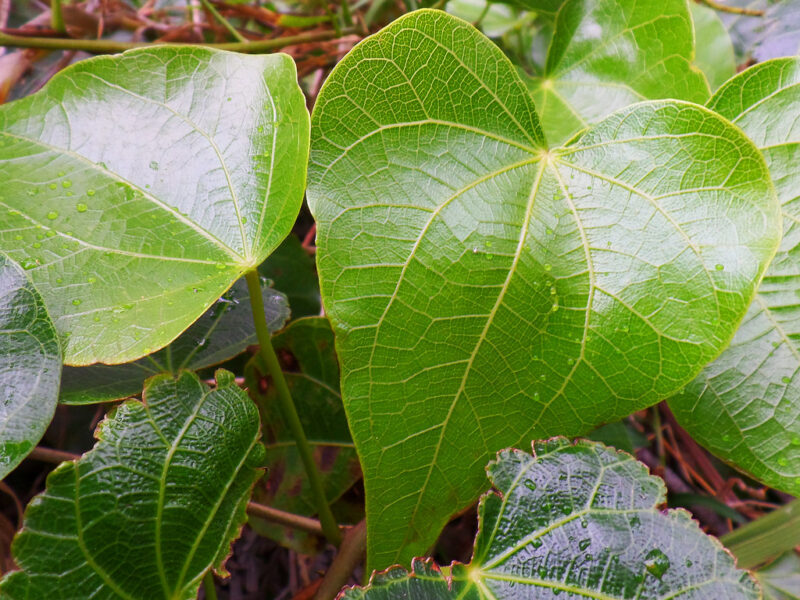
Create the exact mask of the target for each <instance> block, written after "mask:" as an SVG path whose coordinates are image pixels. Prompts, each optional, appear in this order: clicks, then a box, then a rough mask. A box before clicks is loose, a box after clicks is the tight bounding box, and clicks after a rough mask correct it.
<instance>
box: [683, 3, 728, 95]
mask: <svg viewBox="0 0 800 600" xmlns="http://www.w3.org/2000/svg"><path fill="white" fill-rule="evenodd" d="M689 4H690V7H691V11H692V21H693V22H694V32H695V37H696V39H697V44H696V46H697V52H696V55H695V59H694V64H695V65H697V67H698V68H699V69H700V70H701V71H703V73H705V75H706V79H708V85H709V86H710V87H711V89H712V90H716V89H717V88H719V87H720V86H721V85H722V84H723V83H725V82H726V81H728V79H730V78H731V77H733V76H734V75H735V74H736V60H735V58H734V51H733V43H732V42H731V37H730V35H728V30H727V29H725V25H723V23H722V21H721V20H720V18H719V16H717V12H716V11H715V10H713V9H711V8H709V7H707V6H704V5H702V4H697V3H695V2H690V3H689Z"/></svg>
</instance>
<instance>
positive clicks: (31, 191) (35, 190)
mask: <svg viewBox="0 0 800 600" xmlns="http://www.w3.org/2000/svg"><path fill="white" fill-rule="evenodd" d="M38 193H39V188H31V189H29V190H28V196H35V195H36V194H38Z"/></svg>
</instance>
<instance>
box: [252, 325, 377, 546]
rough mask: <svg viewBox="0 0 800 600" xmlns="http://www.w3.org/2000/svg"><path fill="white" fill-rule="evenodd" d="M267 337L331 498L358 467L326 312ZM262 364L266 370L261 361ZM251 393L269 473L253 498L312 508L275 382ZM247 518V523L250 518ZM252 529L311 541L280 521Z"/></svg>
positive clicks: (296, 542)
mask: <svg viewBox="0 0 800 600" xmlns="http://www.w3.org/2000/svg"><path fill="white" fill-rule="evenodd" d="M272 343H273V346H274V347H275V350H276V352H277V353H278V356H281V357H282V358H283V360H284V363H285V364H286V365H287V367H286V369H285V371H284V374H285V376H286V383H287V384H288V385H289V389H290V390H291V392H292V398H294V400H295V403H296V405H297V412H298V414H299V416H300V420H301V422H302V424H303V429H304V430H305V433H306V436H307V438H308V441H309V443H310V444H311V446H312V448H313V450H314V456H315V458H316V462H317V465H318V466H319V470H320V474H321V475H322V481H323V486H324V488H325V495H326V497H327V498H328V501H329V502H334V501H336V500H337V499H338V498H339V497H340V496H341V495H342V494H343V493H344V492H346V491H347V490H348V489H350V487H352V485H353V484H354V483H355V482H356V481H358V480H359V479H360V478H361V469H360V468H359V464H358V456H357V455H356V451H355V447H354V445H353V440H352V439H351V437H350V430H349V429H348V426H347V419H346V417H345V412H344V407H343V406H342V398H341V395H340V393H339V364H338V362H337V360H336V354H335V352H334V339H333V331H331V327H330V324H329V323H328V320H327V319H326V318H324V317H309V318H304V319H299V320H297V321H292V323H291V324H290V325H289V326H288V327H287V328H286V329H285V330H283V331H282V332H280V333H279V334H277V335H276V336H274V337H273V338H272ZM257 363H258V357H254V358H253V360H252V361H251V364H250V365H248V372H249V374H250V380H252V379H253V371H252V370H255V368H256V365H257ZM261 370H262V372H265V371H266V369H264V368H263V367H262V368H261ZM256 373H257V371H256ZM248 387H249V388H250V393H251V394H253V393H254V391H256V390H258V384H257V382H254V383H253V384H250V385H249V386H248ZM256 393H257V392H256ZM255 397H256V398H257V400H258V404H259V406H261V407H262V412H261V422H262V423H264V439H265V445H266V448H267V454H266V459H265V462H264V465H265V466H266V467H267V468H268V475H267V477H266V478H265V483H264V485H263V486H261V485H259V486H258V487H257V488H256V490H255V493H254V498H255V499H256V500H257V501H259V502H262V503H264V504H268V505H269V506H272V507H274V508H278V509H281V510H285V511H287V512H291V513H294V514H301V515H308V516H310V515H313V514H315V513H316V512H317V508H316V502H315V500H314V496H313V494H312V493H311V491H310V489H309V487H308V477H307V476H306V472H305V467H304V466H303V463H302V462H301V460H300V455H299V454H298V452H297V448H296V445H295V442H294V438H293V437H292V435H291V433H290V431H289V430H288V429H287V428H286V426H285V424H284V422H283V417H282V416H281V415H280V411H279V410H278V401H277V398H276V394H275V389H274V387H273V386H268V387H267V390H266V392H265V393H264V394H257V395H256V396H255ZM250 520H251V523H252V522H253V519H252V518H251V519H250ZM256 529H257V530H258V531H259V533H260V534H262V535H267V536H268V537H271V538H273V539H276V540H278V541H280V542H282V543H284V544H285V545H289V546H290V547H292V548H295V549H297V550H306V551H310V550H311V549H312V548H313V546H312V544H313V543H315V540H314V541H312V540H309V539H308V536H307V535H304V534H302V532H296V531H292V532H287V531H286V530H285V528H283V527H280V526H277V525H274V524H269V523H266V522H259V523H258V524H257V525H256Z"/></svg>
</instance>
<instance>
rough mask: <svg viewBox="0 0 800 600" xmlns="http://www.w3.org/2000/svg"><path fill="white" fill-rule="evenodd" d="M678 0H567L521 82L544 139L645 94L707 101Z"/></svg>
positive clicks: (560, 136)
mask: <svg viewBox="0 0 800 600" xmlns="http://www.w3.org/2000/svg"><path fill="white" fill-rule="evenodd" d="M693 58H694V31H693V28H692V19H691V15H690V13H689V5H688V3H687V2H686V1H685V0H621V1H620V0H567V1H566V2H564V4H563V6H561V8H560V10H559V11H558V15H557V17H556V21H555V29H554V32H553V38H552V41H551V43H550V48H549V50H548V53H547V62H546V64H545V67H544V72H543V73H542V75H541V76H540V77H536V78H531V79H529V80H528V86H529V87H530V89H531V92H532V94H533V98H534V101H535V102H536V108H537V110H538V111H539V115H540V117H541V119H542V127H543V128H544V133H545V137H546V138H547V140H548V142H550V143H551V144H560V143H563V142H564V141H566V140H567V139H569V138H570V137H572V135H573V134H574V133H576V132H577V131H580V130H581V129H584V128H585V127H587V126H588V125H590V124H593V123H596V122H598V121H600V119H602V118H603V117H605V116H606V115H608V114H610V113H611V112H613V111H615V110H617V109H619V108H622V107H625V106H628V105H629V104H632V103H634V102H638V101H640V100H647V99H658V98H676V99H680V100H690V101H692V102H700V103H702V102H705V101H706V100H707V99H708V96H709V91H708V84H707V82H706V80H705V77H704V76H703V74H702V73H701V72H700V71H699V69H697V68H696V67H695V66H693V65H692V59H693Z"/></svg>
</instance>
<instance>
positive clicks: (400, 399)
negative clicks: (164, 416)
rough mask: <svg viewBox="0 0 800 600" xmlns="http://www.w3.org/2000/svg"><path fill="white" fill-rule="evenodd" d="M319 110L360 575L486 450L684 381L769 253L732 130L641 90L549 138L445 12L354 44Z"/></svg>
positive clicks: (725, 337)
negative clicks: (362, 503)
mask: <svg viewBox="0 0 800 600" xmlns="http://www.w3.org/2000/svg"><path fill="white" fill-rule="evenodd" d="M313 121H314V140H313V150H312V161H311V166H310V174H309V182H310V184H309V191H308V197H309V202H310V206H311V209H312V211H313V212H314V214H315V217H316V219H317V223H318V238H317V242H318V253H317V257H318V266H319V271H320V277H321V283H322V294H323V300H324V303H325V307H326V311H327V314H328V315H329V316H330V318H331V320H332V323H333V325H334V331H335V332H336V335H337V350H338V355H339V358H340V361H341V365H342V392H343V397H344V403H345V409H346V410H347V412H348V421H349V423H350V428H351V431H352V433H353V436H354V440H355V443H356V447H357V448H358V450H359V453H360V458H361V462H362V467H363V468H364V475H365V485H366V491H367V499H366V503H367V519H368V526H369V534H368V554H369V561H370V565H371V566H373V567H382V566H386V565H388V564H391V563H392V562H395V561H398V560H400V561H407V560H409V559H410V558H411V556H413V555H414V554H421V553H423V552H425V551H426V550H427V548H428V546H429V545H430V544H431V543H432V542H433V541H434V540H435V538H436V535H437V534H438V532H439V530H440V528H441V527H442V526H443V525H444V523H445V522H446V521H447V519H448V517H449V516H450V515H451V514H452V513H453V512H455V511H456V510H458V509H460V508H461V507H463V506H465V505H467V504H469V503H470V502H471V501H473V500H474V499H475V497H476V496H477V494H478V493H479V492H480V490H481V486H482V465H484V464H485V462H486V460H488V458H490V457H491V456H492V455H493V453H494V452H496V451H497V450H498V449H500V448H503V447H507V446H510V445H514V444H517V443H520V441H522V440H525V439H530V438H531V437H544V436H548V435H553V434H567V435H577V434H581V433H584V432H586V431H589V430H590V429H591V428H592V427H593V426H595V425H597V424H600V423H602V422H608V421H610V420H613V419H615V418H619V417H621V416H624V415H626V414H629V413H630V412H632V411H634V410H637V409H639V408H642V407H644V406H647V405H649V404H651V403H653V402H656V401H657V400H659V399H660V398H663V397H665V396H668V395H670V394H671V393H674V391H675V390H677V389H679V388H680V387H681V386H682V385H684V384H685V383H687V382H688V381H690V380H691V378H692V377H693V376H694V374H696V373H697V372H698V370H699V369H700V368H701V365H703V364H704V363H706V362H707V361H709V360H711V359H712V358H714V357H715V356H716V355H717V354H718V353H719V351H720V350H721V349H722V348H723V347H724V346H725V345H726V344H727V342H728V341H729V339H730V338H731V337H732V335H733V332H734V331H735V328H736V326H737V324H738V322H739V321H740V319H741V317H742V316H743V315H744V313H745V311H746V309H747V306H748V304H749V302H750V299H751V298H752V294H753V292H754V289H755V286H756V282H757V281H758V279H759V277H760V276H761V274H762V273H763V270H764V268H765V266H766V264H767V262H768V261H769V260H770V258H771V257H772V255H773V254H774V251H775V248H776V247H777V244H778V239H779V236H780V227H779V224H780V216H779V209H778V205H777V202H776V200H775V196H774V190H773V188H772V184H771V182H770V179H769V173H768V171H767V168H766V166H765V164H764V161H763V158H762V157H761V155H760V154H759V152H758V150H757V149H756V148H755V147H754V146H753V145H752V143H751V142H750V141H749V140H748V139H747V138H746V137H745V136H744V135H743V134H742V133H741V132H740V131H739V130H738V129H737V128H735V127H733V126H731V125H730V124H729V123H728V122H727V121H725V120H724V119H721V118H720V117H718V116H717V115H715V114H714V113H712V112H711V111H708V110H706V109H703V108H701V107H699V106H696V105H691V104H686V103H681V102H676V101H669V102H667V101H665V102H651V103H642V104H639V105H636V106H633V107H630V108H628V109H626V110H624V111H621V112H618V113H616V114H614V115H612V116H610V117H608V118H607V119H606V120H604V121H603V122H601V123H600V124H598V125H597V126H595V127H594V128H592V129H591V130H589V131H588V132H587V133H586V134H585V135H583V137H581V138H580V140H579V141H578V142H576V143H575V144H573V145H571V146H568V147H566V148H561V149H557V148H551V149H546V147H545V145H544V141H543V136H542V134H541V129H540V127H539V124H538V119H537V116H536V112H535V109H534V106H533V104H532V102H531V99H530V96H529V95H528V94H527V93H526V90H525V88H524V85H523V83H522V81H521V80H520V79H519V78H518V77H517V76H516V74H515V72H514V69H513V67H512V66H511V64H510V63H509V62H508V61H507V59H506V58H505V57H504V56H503V55H502V54H501V53H500V51H499V50H498V49H497V48H496V47H495V46H494V45H493V44H492V43H491V42H490V41H489V40H488V39H486V38H485V37H483V36H482V35H481V34H479V33H478V32H477V31H476V30H475V29H474V28H472V27H471V26H469V25H468V24H466V23H464V22H463V21H460V20H458V19H456V18H454V17H451V16H449V15H446V14H444V13H439V12H436V11H420V12H417V13H412V14H410V15H407V16H405V17H403V18H401V19H399V20H398V21H396V22H395V23H393V24H392V25H390V26H389V27H387V28H386V29H385V30H384V31H383V32H381V33H379V34H377V35H375V36H373V37H372V38H370V39H368V40H367V41H365V42H363V43H362V44H360V45H359V46H357V47H356V48H355V49H354V50H353V51H352V52H351V53H350V55H349V56H347V57H346V58H345V59H344V60H343V61H342V62H341V63H340V64H339V65H338V66H337V67H336V69H335V71H334V72H333V73H332V74H331V76H330V77H329V79H328V81H327V82H326V84H325V86H324V88H323V90H322V92H321V94H320V96H319V99H318V101H317V104H316V108H315V112H314V117H313Z"/></svg>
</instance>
